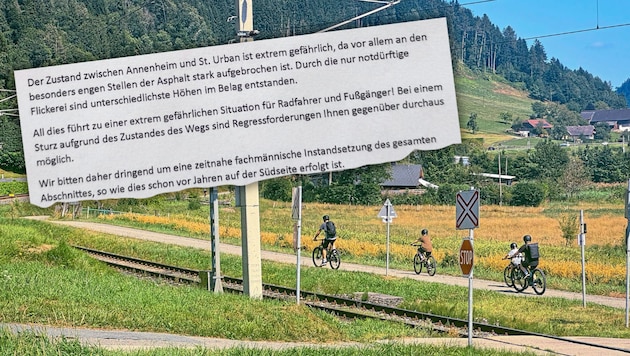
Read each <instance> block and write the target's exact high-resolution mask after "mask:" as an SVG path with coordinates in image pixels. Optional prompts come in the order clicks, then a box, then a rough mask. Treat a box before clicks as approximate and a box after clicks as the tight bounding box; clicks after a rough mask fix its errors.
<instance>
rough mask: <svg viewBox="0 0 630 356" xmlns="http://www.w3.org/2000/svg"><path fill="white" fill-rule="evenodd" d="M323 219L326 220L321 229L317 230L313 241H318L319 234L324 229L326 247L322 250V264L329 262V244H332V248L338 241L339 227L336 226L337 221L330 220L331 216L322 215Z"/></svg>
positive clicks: (324, 244)
mask: <svg viewBox="0 0 630 356" xmlns="http://www.w3.org/2000/svg"><path fill="white" fill-rule="evenodd" d="M322 220H324V222H323V223H322V224H321V225H320V226H319V230H317V233H316V234H315V237H313V241H317V236H319V234H320V233H321V232H322V231H324V232H325V234H324V242H323V243H322V244H323V247H324V249H323V250H322V264H326V263H327V262H328V261H327V260H326V252H327V248H328V245H329V244H331V245H332V246H331V248H332V249H334V248H335V241H337V228H336V227H335V223H334V222H332V221H331V220H330V217H329V216H328V215H324V216H323V217H322Z"/></svg>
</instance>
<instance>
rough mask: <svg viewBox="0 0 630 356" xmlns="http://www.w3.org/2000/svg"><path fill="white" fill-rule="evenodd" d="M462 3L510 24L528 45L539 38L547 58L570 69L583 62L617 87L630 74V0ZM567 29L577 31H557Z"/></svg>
mask: <svg viewBox="0 0 630 356" xmlns="http://www.w3.org/2000/svg"><path fill="white" fill-rule="evenodd" d="M481 1H483V0H481ZM475 2H477V3H475ZM459 3H460V4H461V5H462V6H464V7H466V8H468V9H469V10H471V11H472V13H473V15H475V16H479V17H481V16H483V14H486V15H488V18H489V19H490V21H491V22H492V23H493V24H494V25H496V26H497V27H498V28H499V29H500V30H501V31H503V29H505V28H506V27H507V26H511V27H512V28H513V29H514V31H515V32H516V35H517V36H518V37H520V38H524V39H527V46H528V47H530V46H531V45H532V43H533V41H534V38H538V40H539V41H540V42H541V43H542V45H543V47H544V48H545V51H546V52H547V59H551V58H557V59H558V60H559V61H560V63H562V64H563V65H564V66H565V67H567V68H569V69H572V70H574V69H578V68H580V67H581V68H583V69H584V70H586V71H588V72H589V73H591V74H593V75H594V76H597V77H599V78H600V79H602V80H603V81H606V82H610V83H611V85H612V88H613V90H614V89H616V88H617V87H619V86H621V84H623V82H625V81H626V80H627V79H628V78H630V1H629V0H494V1H486V2H480V0H460V1H459ZM466 3H469V5H467V4H466ZM598 27H599V29H598V30H597V28H598ZM606 27H611V28H606ZM587 30H591V31H587ZM577 31H579V32H577ZM567 32H576V33H571V34H564V35H556V34H562V33H567ZM529 38H532V39H529Z"/></svg>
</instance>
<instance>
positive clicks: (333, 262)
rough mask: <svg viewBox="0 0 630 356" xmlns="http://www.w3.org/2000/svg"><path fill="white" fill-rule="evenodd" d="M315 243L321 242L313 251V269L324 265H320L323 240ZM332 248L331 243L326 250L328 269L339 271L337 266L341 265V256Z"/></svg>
mask: <svg viewBox="0 0 630 356" xmlns="http://www.w3.org/2000/svg"><path fill="white" fill-rule="evenodd" d="M315 241H321V242H322V243H321V244H319V246H316V247H315V248H314V249H313V264H314V265H315V267H323V266H324V263H322V260H323V251H324V239H322V240H315ZM332 246H333V244H332V243H329V244H328V247H327V248H326V257H327V258H328V263H329V264H330V268H332V269H339V266H340V265H341V255H340V253H339V250H337V249H336V248H333V247H332Z"/></svg>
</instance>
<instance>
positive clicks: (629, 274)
mask: <svg viewBox="0 0 630 356" xmlns="http://www.w3.org/2000/svg"><path fill="white" fill-rule="evenodd" d="M629 205H630V179H628V189H626V209H625V210H626V211H625V215H626V219H628V222H627V224H626V328H627V327H628V326H629V325H628V324H629V319H628V308H629V307H630V305H629V304H630V295H629V294H628V293H630V208H629Z"/></svg>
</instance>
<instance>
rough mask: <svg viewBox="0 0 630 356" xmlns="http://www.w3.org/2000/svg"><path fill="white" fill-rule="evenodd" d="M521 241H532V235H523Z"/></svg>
mask: <svg viewBox="0 0 630 356" xmlns="http://www.w3.org/2000/svg"><path fill="white" fill-rule="evenodd" d="M523 241H524V242H525V243H528V242H531V241H532V237H531V236H529V235H525V236H523Z"/></svg>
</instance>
